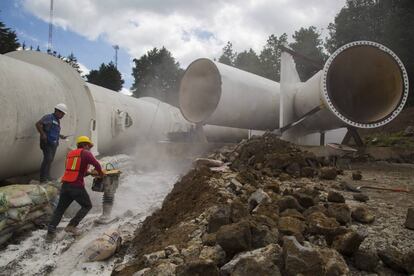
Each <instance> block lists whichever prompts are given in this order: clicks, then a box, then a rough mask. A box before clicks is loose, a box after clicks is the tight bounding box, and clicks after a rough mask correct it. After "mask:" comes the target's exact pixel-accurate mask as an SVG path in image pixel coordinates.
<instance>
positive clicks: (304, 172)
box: [300, 167, 317, 178]
mask: <svg viewBox="0 0 414 276" xmlns="http://www.w3.org/2000/svg"><path fill="white" fill-rule="evenodd" d="M316 175H317V171H316V170H315V169H314V168H312V167H303V168H302V169H301V170H300V176H302V177H308V178H312V177H314V176H316Z"/></svg>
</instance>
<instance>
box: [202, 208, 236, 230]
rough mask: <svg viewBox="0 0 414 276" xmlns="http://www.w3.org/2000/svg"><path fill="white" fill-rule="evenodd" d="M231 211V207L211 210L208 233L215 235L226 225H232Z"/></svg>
mask: <svg viewBox="0 0 414 276" xmlns="http://www.w3.org/2000/svg"><path fill="white" fill-rule="evenodd" d="M230 217H231V210H230V207H229V206H220V207H215V208H213V210H211V215H210V218H209V220H208V224H207V233H214V232H217V230H218V229H219V228H220V227H221V226H223V225H226V224H230V223H231V219H230Z"/></svg>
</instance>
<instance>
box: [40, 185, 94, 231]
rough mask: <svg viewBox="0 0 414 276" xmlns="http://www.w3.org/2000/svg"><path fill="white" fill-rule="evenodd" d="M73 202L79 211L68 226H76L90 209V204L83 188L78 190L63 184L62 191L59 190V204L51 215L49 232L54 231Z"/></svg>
mask: <svg viewBox="0 0 414 276" xmlns="http://www.w3.org/2000/svg"><path fill="white" fill-rule="evenodd" d="M73 201H76V202H77V203H79V205H80V206H81V209H80V210H79V211H78V212H77V213H76V215H75V216H74V217H73V218H72V219H71V221H70V222H69V224H68V226H77V225H78V224H79V222H80V221H81V220H82V219H83V218H84V217H85V216H86V214H88V212H89V210H90V209H91V208H92V202H91V200H90V198H89V195H88V192H87V191H86V190H85V188H84V187H82V188H80V187H75V186H73V185H71V184H69V183H63V184H62V189H61V190H60V198H59V203H58V205H57V207H56V209H55V211H54V213H53V216H52V220H51V221H50V223H49V227H48V230H49V232H55V231H56V227H57V226H58V224H59V222H60V220H61V219H62V216H63V214H64V213H65V211H66V209H67V208H68V207H69V205H70V204H71V203H72V202H73Z"/></svg>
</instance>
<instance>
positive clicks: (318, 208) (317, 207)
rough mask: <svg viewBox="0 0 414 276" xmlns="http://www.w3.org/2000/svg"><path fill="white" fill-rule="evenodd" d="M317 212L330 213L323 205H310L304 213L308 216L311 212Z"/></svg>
mask: <svg viewBox="0 0 414 276" xmlns="http://www.w3.org/2000/svg"><path fill="white" fill-rule="evenodd" d="M315 212H320V213H323V214H324V215H328V210H327V209H326V208H325V206H323V205H315V206H312V207H309V208H308V209H306V211H305V212H303V215H304V216H305V217H307V216H309V215H310V214H312V213H315Z"/></svg>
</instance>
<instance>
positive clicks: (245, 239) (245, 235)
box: [216, 221, 252, 258]
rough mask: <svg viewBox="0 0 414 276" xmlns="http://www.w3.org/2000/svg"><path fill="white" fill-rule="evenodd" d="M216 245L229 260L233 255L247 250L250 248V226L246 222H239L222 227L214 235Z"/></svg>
mask: <svg viewBox="0 0 414 276" xmlns="http://www.w3.org/2000/svg"><path fill="white" fill-rule="evenodd" d="M216 237H217V243H218V244H219V245H220V246H221V247H222V248H223V250H224V251H225V252H226V256H227V257H229V258H231V257H233V256H234V254H236V253H239V252H241V251H246V250H249V249H250V248H251V246H252V235H251V232H250V225H249V223H248V222H246V221H240V222H238V223H233V224H229V225H224V226H222V227H221V228H220V229H219V230H218V231H217V234H216Z"/></svg>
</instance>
